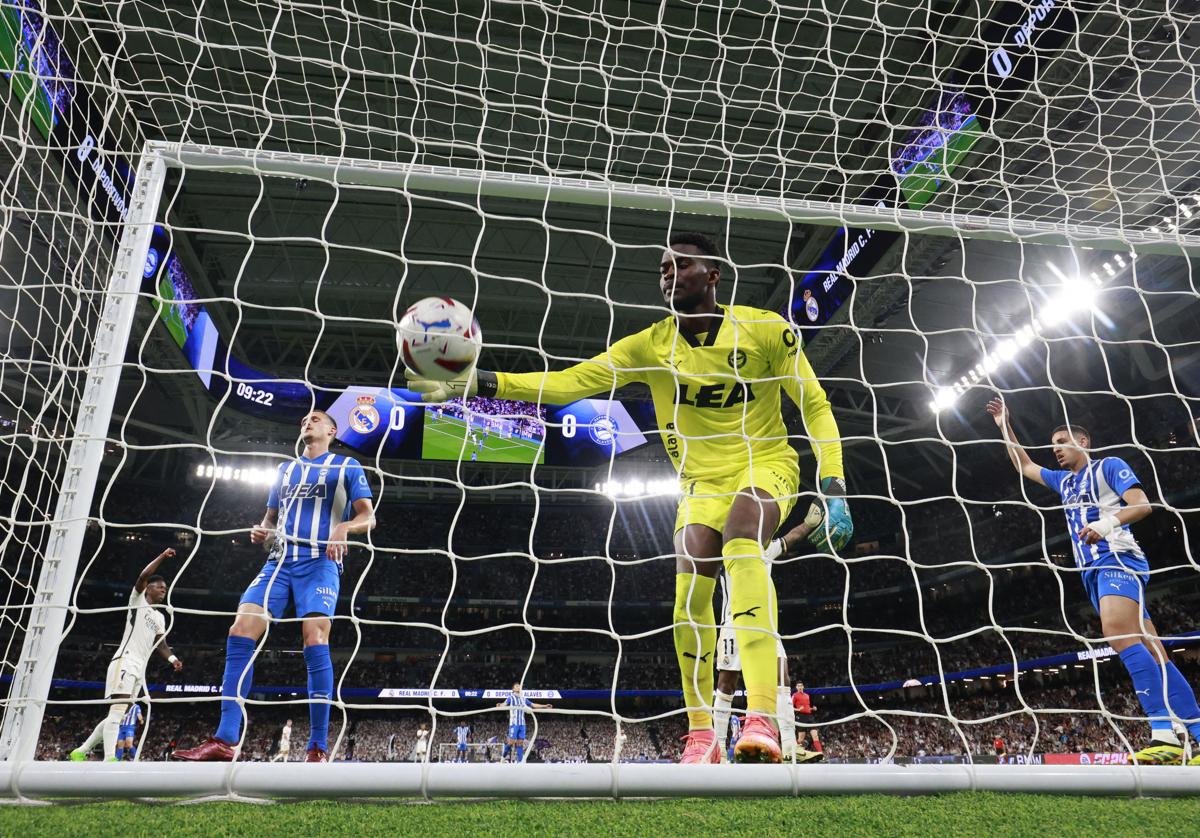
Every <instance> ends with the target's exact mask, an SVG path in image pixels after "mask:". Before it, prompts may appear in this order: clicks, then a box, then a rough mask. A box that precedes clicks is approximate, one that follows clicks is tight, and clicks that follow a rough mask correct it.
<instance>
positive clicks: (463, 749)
mask: <svg viewBox="0 0 1200 838" xmlns="http://www.w3.org/2000/svg"><path fill="white" fill-rule="evenodd" d="M454 738H455V741H456V742H457V743H458V744H457V748H456V749H455V752H454V761H455V762H466V761H467V744H468V743H469V741H470V739H471V726H470V725H469V724H467V723H466V722H459V725H458V727H456V728H454Z"/></svg>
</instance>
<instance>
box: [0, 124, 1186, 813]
mask: <svg viewBox="0 0 1200 838" xmlns="http://www.w3.org/2000/svg"><path fill="white" fill-rule="evenodd" d="M171 167H183V168H185V169H205V170H209V171H224V172H230V173H240V174H253V175H256V176H259V177H290V178H309V179H316V180H320V181H324V182H327V183H330V184H333V185H334V186H360V187H373V188H384V189H397V190H400V189H403V190H412V191H434V192H453V193H459V194H477V195H480V196H504V197H519V198H525V199H531V200H536V201H541V202H546V201H554V202H562V203H574V204H583V205H591V206H598V207H621V208H633V209H640V210H646V211H658V212H670V213H686V214H714V215H719V216H723V217H727V218H744V219H771V220H774V221H784V222H788V221H790V222H803V223H815V224H825V225H839V226H840V225H846V224H853V225H861V226H866V227H871V228H878V229H893V230H902V231H906V232H909V233H923V234H936V235H950V236H956V237H959V238H990V239H1004V240H1012V241H1021V242H1028V243H1033V242H1036V243H1043V244H1044V243H1051V244H1061V245H1068V244H1073V245H1078V246H1083V247H1095V248H1109V247H1111V248H1116V249H1120V250H1122V251H1124V252H1128V251H1129V250H1130V249H1132V250H1133V251H1135V252H1136V253H1138V254H1139V255H1141V254H1143V253H1147V254H1149V253H1162V254H1170V255H1179V254H1181V253H1182V254H1187V255H1200V236H1195V235H1189V234H1183V233H1181V232H1174V233H1167V232H1163V231H1161V230H1159V229H1146V230H1118V229H1111V228H1104V227H1095V226H1087V225H1080V226H1077V227H1073V226H1069V225H1061V224H1052V223H1047V222H1038V221H1023V220H1019V219H999V218H986V217H979V218H973V217H964V216H960V215H956V214H953V213H941V212H933V211H927V210H920V211H914V210H900V209H883V208H877V207H863V206H848V205H839V204H825V203H820V202H815V201H808V200H802V199H789V198H782V197H779V198H762V197H755V196H749V195H743V194H736V193H720V192H701V191H694V190H672V189H668V188H665V187H654V186H637V185H628V184H620V183H615V182H604V181H599V180H585V179H582V178H566V177H546V176H535V175H520V174H494V173H490V172H481V171H472V170H466V169H452V168H438V167H431V166H423V165H407V164H401V163H384V162H370V161H356V160H352V159H346V158H339V157H330V156H321V155H304V154H298V153H284V152H274V151H264V150H253V149H237V148H224V147H215V146H200V145H187V144H173V143H157V142H152V143H149V144H147V145H146V147H145V148H144V150H143V153H142V156H141V159H140V163H139V166H138V170H137V171H138V175H137V180H136V184H135V194H134V198H133V200H132V202H131V204H130V207H129V214H128V219H127V221H126V222H125V224H124V230H123V234H122V236H121V243H120V247H119V251H118V255H117V259H116V267H115V270H114V271H113V273H112V275H111V279H110V281H109V285H108V289H107V292H106V299H105V302H104V306H103V312H104V313H103V319H102V322H101V324H100V327H99V333H98V334H97V336H96V341H95V348H94V351H93V354H92V357H91V361H90V363H89V365H88V371H87V385H86V390H85V395H84V398H83V399H82V401H81V403H80V406H79V408H78V412H77V415H76V424H75V428H76V435H75V437H74V439H73V441H72V443H71V446H70V452H69V461H68V468H67V481H66V483H64V485H62V486H60V487H59V497H58V502H57V507H56V512H55V516H54V520H53V523H52V533H53V535H52V538H51V539H50V542H49V547H48V549H47V551H46V554H45V556H44V557H43V561H42V563H41V568H40V573H39V576H38V579H37V586H36V592H35V597H34V601H33V606H32V607H31V608H30V609H29V610H28V611H27V612H26V613H24V614H23V615H22V618H21V619H22V620H24V621H25V625H26V629H27V631H26V634H25V638H24V641H23V646H22V649H21V654H20V658H19V660H18V663H17V668H16V672H15V675H14V678H13V682H12V684H11V688H10V691H9V694H8V698H7V700H6V701H5V706H4V722H3V731H2V734H0V758H2V759H3V762H2V763H0V786H3V787H4V788H5V789H7V790H8V792H9V794H10V795H12V796H14V797H17V798H36V797H54V796H83V795H87V796H91V795H96V796H110V797H115V796H120V797H143V796H162V797H177V796H199V795H222V796H242V797H259V796H285V797H292V796H295V797H313V796H320V797H328V796H356V797H359V796H388V797H443V796H446V797H454V796H472V797H478V796H519V797H531V796H533V797H538V796H572V797H579V796H589V797H645V796H699V795H705V796H711V795H745V796H763V795H800V794H805V795H808V794H817V793H831V792H855V793H869V792H889V793H929V792H944V791H956V790H995V791H1023V792H1028V791H1038V792H1063V793H1089V794H1124V795H1137V794H1154V795H1172V794H1197V793H1200V771H1197V770H1195V769H1189V768H1186V767H1179V768H1164V767H1160V766H1153V767H1140V766H1103V767H1097V766H1086V767H1082V766H1081V767H1066V766H1054V767H1051V766H988V765H940V766H935V765H914V766H903V767H901V766H888V765H863V766H849V765H847V766H823V767H821V768H820V770H813V769H812V768H811V767H805V766H795V767H776V766H772V767H754V766H739V767H737V768H733V769H731V768H729V767H726V766H669V765H668V766H664V765H636V764H598V765H525V766H509V765H466V766H464V765H454V764H440V765H430V764H408V765H403V764H394V763H382V764H376V765H365V764H358V765H356V764H343V765H322V766H310V765H291V764H288V765H273V764H245V763H233V764H226V765H214V764H203V765H193V764H171V765H155V764H147V763H135V764H121V765H118V766H104V765H95V764H86V763H84V764H68V763H49V762H37V761H35V760H34V753H35V749H36V745H37V738H38V734H39V730H40V727H41V721H42V716H43V712H44V710H45V706H46V703H47V699H48V696H49V691H50V687H51V677H52V673H53V668H54V662H55V659H56V655H57V651H58V646H59V642H60V640H61V637H62V630H63V626H64V622H65V619H66V617H67V614H68V611H69V609H70V597H71V592H72V589H73V586H74V584H75V577H76V571H77V568H78V562H79V558H80V551H81V546H82V543H83V537H84V531H85V528H86V526H87V523H88V516H89V510H90V508H91V504H92V499H93V494H94V491H95V488H96V481H97V478H98V474H99V468H98V467H99V463H100V460H101V458H102V456H103V449H104V444H105V439H106V436H107V433H108V428H109V423H110V420H111V417H112V414H113V406H114V401H115V398H116V391H117V383H118V379H119V377H120V375H121V371H122V360H123V357H124V352H125V350H126V347H127V343H128V339H129V335H130V331H131V326H132V323H133V320H134V312H135V307H136V303H137V301H138V299H139V288H140V283H141V280H142V267H143V263H144V261H145V255H146V252H147V248H148V246H149V242H150V237H151V233H152V230H153V227H154V224H155V222H156V220H157V216H158V212H159V209H160V198H161V196H162V193H163V187H164V183H165V181H166V177H167V171H168V169H169V168H171ZM714 778H716V779H714Z"/></svg>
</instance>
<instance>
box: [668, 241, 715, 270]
mask: <svg viewBox="0 0 1200 838" xmlns="http://www.w3.org/2000/svg"><path fill="white" fill-rule="evenodd" d="M689 244H690V245H691V246H692V247H694V248H696V250H698V251H700V255H702V256H707V257H709V258H707V259H705V260H704V261H706V262H708V265H709V267H710V268H716V269H717V270H720V269H721V259H722V256H721V248H720V247H718V246H717V243H716V242H715V241H713V240H712V239H711V238H709V237H708V236H706V235H704V233H694V232H681V233H672V234H671V238H670V239H668V240H667V245H668V246H669V247H670V248H671V249H672V250H674V249H675V248H676V247H679V246H682V245H689Z"/></svg>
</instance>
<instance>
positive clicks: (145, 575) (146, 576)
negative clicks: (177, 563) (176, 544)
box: [133, 547, 175, 594]
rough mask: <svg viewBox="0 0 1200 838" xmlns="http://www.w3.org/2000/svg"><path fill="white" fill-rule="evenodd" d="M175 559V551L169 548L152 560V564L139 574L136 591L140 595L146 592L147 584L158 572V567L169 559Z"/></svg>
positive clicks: (135, 586)
mask: <svg viewBox="0 0 1200 838" xmlns="http://www.w3.org/2000/svg"><path fill="white" fill-rule="evenodd" d="M174 557H175V551H174V550H173V549H172V548H170V547H168V548H167V549H166V550H163V551H162V552H161V553H159V554H158V555H157V556H155V557H154V558H153V559H151V561H150V564H148V565H146V566H145V567H144V568H142V572H141V573H140V574H138V578H137V583H136V584H134V586H133V587H134V590H136V591H137V592H138V593H139V594H140V593H141V592H142V591H144V590H146V583H147V582H148V581H150V577H151V576H153V575H154V574H155V572H156V571H157V570H158V566H159V565H160V564H162V563H163V562H164V561H166V560H167V559H172V558H174Z"/></svg>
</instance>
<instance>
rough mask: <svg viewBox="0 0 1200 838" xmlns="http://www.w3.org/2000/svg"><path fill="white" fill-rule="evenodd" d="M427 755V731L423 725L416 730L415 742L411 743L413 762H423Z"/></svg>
mask: <svg viewBox="0 0 1200 838" xmlns="http://www.w3.org/2000/svg"><path fill="white" fill-rule="evenodd" d="M428 753H429V731H428V730H426V729H425V725H421V727H420V728H418V729H417V741H416V742H415V743H413V762H424V761H425V757H426V755H428Z"/></svg>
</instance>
